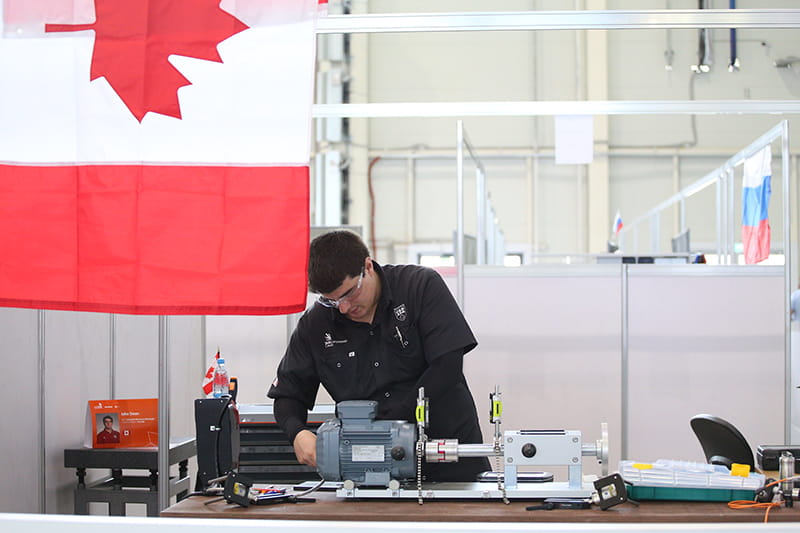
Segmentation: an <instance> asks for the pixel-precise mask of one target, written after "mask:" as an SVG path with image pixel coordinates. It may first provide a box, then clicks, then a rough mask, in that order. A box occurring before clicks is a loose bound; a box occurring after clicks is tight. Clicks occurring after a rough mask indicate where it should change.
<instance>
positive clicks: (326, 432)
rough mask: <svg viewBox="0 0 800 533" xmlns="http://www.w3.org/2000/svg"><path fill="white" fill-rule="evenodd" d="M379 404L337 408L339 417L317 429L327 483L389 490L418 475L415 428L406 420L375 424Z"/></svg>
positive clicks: (320, 469) (319, 466)
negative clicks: (399, 482) (346, 483)
mask: <svg viewBox="0 0 800 533" xmlns="http://www.w3.org/2000/svg"><path fill="white" fill-rule="evenodd" d="M377 410H378V402H376V401H372V400H351V401H345V402H340V403H338V404H337V405H336V417H335V418H332V419H330V420H328V421H327V422H324V423H323V424H322V425H321V426H320V427H319V429H317V471H318V472H319V474H320V476H321V477H322V478H323V479H324V480H325V481H352V482H353V484H354V486H373V487H375V486H377V487H388V486H389V483H390V481H392V480H397V481H403V480H406V479H412V478H414V476H415V475H416V458H415V453H414V451H415V447H416V426H415V425H414V424H411V423H409V422H406V421H404V420H375V413H376V412H377Z"/></svg>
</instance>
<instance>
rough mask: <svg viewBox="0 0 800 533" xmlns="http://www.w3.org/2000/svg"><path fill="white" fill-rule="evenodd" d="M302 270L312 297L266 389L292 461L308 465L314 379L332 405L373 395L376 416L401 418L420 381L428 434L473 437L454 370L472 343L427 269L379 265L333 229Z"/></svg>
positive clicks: (467, 476)
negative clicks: (425, 399) (293, 457)
mask: <svg viewBox="0 0 800 533" xmlns="http://www.w3.org/2000/svg"><path fill="white" fill-rule="evenodd" d="M308 274H309V288H310V290H311V291H313V292H317V293H319V294H320V295H321V296H320V297H319V299H318V300H317V302H316V303H315V305H314V306H313V307H311V308H310V309H308V310H307V311H306V312H305V314H304V315H303V317H302V318H301V319H300V321H299V322H298V324H297V328H296V329H295V331H294V333H293V334H292V337H291V340H290V341H289V346H288V348H287V349H286V353H285V355H284V356H283V359H282V360H281V362H280V365H279V366H278V375H277V377H276V378H275V381H274V382H273V383H272V386H271V387H270V389H269V392H268V396H269V397H270V398H273V399H274V400H275V402H274V413H275V419H276V421H277V423H278V424H279V425H280V427H281V428H282V429H283V431H284V432H285V433H286V435H287V437H288V438H289V442H291V443H292V444H293V445H294V450H295V454H296V455H297V459H298V461H299V462H300V463H303V464H308V465H312V466H315V465H316V439H317V438H316V435H315V434H314V433H312V432H311V431H310V430H308V429H307V428H306V423H307V420H308V410H310V409H312V408H313V407H314V400H315V399H316V396H317V391H318V389H319V385H320V383H321V384H322V385H323V386H324V387H325V389H326V390H327V391H328V393H329V394H330V395H331V397H332V398H333V400H334V401H335V402H337V403H338V402H341V401H344V400H376V401H377V402H378V413H377V418H379V419H386V420H407V421H413V420H414V409H415V407H416V398H417V391H418V389H419V387H425V395H426V396H427V397H428V398H429V399H430V424H429V426H428V430H427V434H428V436H429V437H432V438H449V439H458V441H459V442H460V443H472V444H474V443H481V442H483V440H482V437H481V431H480V427H479V424H478V415H477V413H476V410H475V402H474V400H473V398H472V394H471V393H470V391H469V388H468V386H467V382H466V379H465V378H464V373H463V368H462V364H463V356H464V354H466V353H467V352H469V351H470V350H472V349H473V348H474V347H475V346H476V345H477V342H476V340H475V337H474V335H473V334H472V331H471V330H470V328H469V325H468V324H467V322H466V320H465V319H464V316H463V314H462V313H461V310H460V309H459V308H458V305H457V304H456V302H455V300H454V299H453V296H452V294H451V293H450V290H449V289H448V288H447V286H446V285H445V283H444V281H443V280H442V278H441V277H440V276H439V274H438V273H437V272H436V271H434V270H432V269H430V268H425V267H421V266H417V265H384V266H382V267H381V266H380V265H378V263H376V262H375V261H373V260H372V259H371V258H370V257H369V251H368V250H367V247H366V246H365V245H364V243H363V242H362V241H361V239H360V238H359V237H358V236H357V235H356V234H354V233H352V232H349V231H333V232H330V233H326V234H324V235H321V236H319V237H317V238H316V239H314V241H313V242H312V243H311V251H310V256H309V267H308ZM489 469H490V468H489V462H488V460H487V459H486V458H482V457H477V458H465V459H461V460H460V461H459V462H457V463H443V464H426V465H424V466H423V468H422V471H423V473H424V475H425V478H426V479H427V480H429V481H475V478H476V476H477V474H479V473H480V472H484V471H486V470H489Z"/></svg>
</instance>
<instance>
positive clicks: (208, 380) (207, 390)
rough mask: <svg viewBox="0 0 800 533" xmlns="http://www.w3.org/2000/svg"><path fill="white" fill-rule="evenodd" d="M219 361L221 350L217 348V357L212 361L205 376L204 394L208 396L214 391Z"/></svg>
mask: <svg viewBox="0 0 800 533" xmlns="http://www.w3.org/2000/svg"><path fill="white" fill-rule="evenodd" d="M217 359H219V348H217V353H216V355H214V357H213V359H211V364H210V365H209V366H208V370H206V375H205V376H203V394H205V395H206V396H209V395H210V394H211V392H212V391H213V390H214V369H215V368H217Z"/></svg>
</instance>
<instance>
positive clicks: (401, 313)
mask: <svg viewBox="0 0 800 533" xmlns="http://www.w3.org/2000/svg"><path fill="white" fill-rule="evenodd" d="M394 316H395V318H396V319H397V320H399V321H400V322H405V321H406V317H407V316H408V315H407V314H406V304H400V305H398V306H397V307H395V308H394Z"/></svg>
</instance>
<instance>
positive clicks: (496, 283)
mask: <svg viewBox="0 0 800 533" xmlns="http://www.w3.org/2000/svg"><path fill="white" fill-rule="evenodd" d="M582 268H583V267H577V266H576V267H573V268H572V269H564V268H562V269H560V270H559V271H557V272H556V271H552V270H541V269H538V270H537V269H530V270H529V269H522V270H520V271H519V272H518V273H516V274H515V275H510V276H506V275H503V274H487V273H481V270H480V269H470V273H469V274H468V275H467V279H466V288H465V308H466V313H465V314H466V317H467V319H468V321H469V323H470V326H471V327H472V330H473V332H474V333H475V336H476V337H477V339H478V343H479V344H478V347H477V348H476V349H475V350H474V351H473V352H471V353H470V354H469V355H467V357H466V358H465V360H464V368H465V373H466V376H467V381H468V382H469V385H470V388H471V390H472V392H473V395H474V397H475V401H476V404H477V407H478V413H479V415H480V419H481V425H482V431H483V435H484V439H485V440H486V441H487V442H489V441H490V440H489V439H491V436H492V428H491V427H490V426H489V424H488V421H487V418H488V417H487V416H485V414H486V413H488V409H489V406H488V403H487V402H488V400H487V398H488V394H489V393H490V392H491V391H493V390H494V386H495V385H499V386H500V388H501V391H502V393H503V402H504V410H503V413H504V416H503V427H504V429H578V430H581V431H582V433H583V439H584V442H587V443H588V442H592V443H593V442H594V440H596V439H598V438H600V424H601V423H602V422H608V424H609V431H610V439H611V441H612V445H611V465H612V466H613V465H615V464H617V463H618V461H619V449H620V448H619V439H620V399H621V396H620V334H619V332H620V305H621V304H620V277H619V274H618V273H619V267H613V266H609V267H599V266H598V267H597V268H593V269H592V270H593V271H594V272H593V273H592V272H589V271H587V270H580V269H582ZM523 271H524V272H523ZM484 272H485V270H484ZM446 281H447V282H448V284H449V285H450V286H451V288H453V287H454V286H455V278H454V277H447V278H446ZM434 408H435V406H431V409H434ZM585 460H586V463H585V465H584V471H585V472H586V473H599V472H600V470H599V468H598V466H597V465H596V461H594V460H590V459H589V458H586V459H585Z"/></svg>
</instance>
